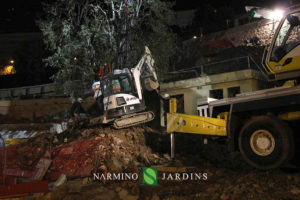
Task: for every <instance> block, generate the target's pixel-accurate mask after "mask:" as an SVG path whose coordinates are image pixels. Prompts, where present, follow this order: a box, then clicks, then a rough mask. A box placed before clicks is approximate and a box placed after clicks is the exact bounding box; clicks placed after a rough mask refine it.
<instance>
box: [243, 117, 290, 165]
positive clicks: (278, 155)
mask: <svg viewBox="0 0 300 200" xmlns="http://www.w3.org/2000/svg"><path fill="white" fill-rule="evenodd" d="M239 149H240V151H241V154H242V156H243V157H244V159H245V160H246V162H247V163H249V164H250V165H252V166H253V167H256V168H259V169H272V168H277V167H279V166H280V165H282V164H283V163H285V162H288V161H289V160H290V159H291V158H292V157H293V154H294V149H295V144H294V139H293V133H292V130H291V129H290V127H289V126H288V125H287V124H286V123H284V122H283V121H281V120H279V119H277V118H276V117H273V116H258V117H254V118H252V119H251V120H249V121H248V122H246V123H245V125H244V126H243V127H242V128H241V131H240V133H239Z"/></svg>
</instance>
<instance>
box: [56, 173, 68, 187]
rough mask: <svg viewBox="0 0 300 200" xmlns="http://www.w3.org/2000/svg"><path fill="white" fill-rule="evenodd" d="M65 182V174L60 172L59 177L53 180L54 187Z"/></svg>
mask: <svg viewBox="0 0 300 200" xmlns="http://www.w3.org/2000/svg"><path fill="white" fill-rule="evenodd" d="M65 182H67V176H66V175H65V174H61V175H60V177H59V178H58V179H57V180H56V181H55V183H54V187H58V186H61V185H62V184H64V183H65Z"/></svg>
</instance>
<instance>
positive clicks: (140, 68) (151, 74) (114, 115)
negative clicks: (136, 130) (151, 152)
mask: <svg viewBox="0 0 300 200" xmlns="http://www.w3.org/2000/svg"><path fill="white" fill-rule="evenodd" d="M110 71H111V70H110ZM143 86H144V88H145V89H147V90H148V91H152V90H155V89H157V88H158V87H159V82H158V79H157V75H156V71H155V68H154V59H153V57H152V55H151V52H150V50H149V48H148V47H147V46H146V47H145V53H144V55H143V56H142V58H141V59H140V61H139V62H138V64H137V65H136V66H135V67H134V68H131V70H129V69H128V68H124V69H116V70H114V72H113V73H112V72H110V73H108V74H105V75H103V74H102V76H101V77H100V80H99V81H96V82H94V83H93V85H92V89H93V91H94V98H95V99H96V102H97V105H98V106H99V109H100V113H101V114H100V116H99V117H96V118H93V119H91V122H90V123H91V124H108V123H112V124H113V127H114V128H116V129H121V128H125V127H130V126H134V125H137V124H141V123H145V122H149V121H151V120H153V119H154V113H153V112H151V111H146V112H145V109H146V106H145V99H144V97H143V93H142V91H143Z"/></svg>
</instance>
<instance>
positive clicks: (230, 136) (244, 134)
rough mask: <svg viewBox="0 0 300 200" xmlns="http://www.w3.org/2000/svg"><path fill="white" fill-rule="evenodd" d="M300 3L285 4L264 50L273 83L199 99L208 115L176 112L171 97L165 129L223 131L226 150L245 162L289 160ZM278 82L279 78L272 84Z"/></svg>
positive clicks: (296, 109) (298, 98) (298, 70)
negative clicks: (233, 95) (279, 19)
mask: <svg viewBox="0 0 300 200" xmlns="http://www.w3.org/2000/svg"><path fill="white" fill-rule="evenodd" d="M299 18H300V6H294V7H292V8H287V9H286V11H285V13H284V14H283V17H282V19H281V21H280V22H279V24H278V27H277V29H276V31H275V33H274V35H273V38H272V41H271V43H270V45H268V46H267V47H266V50H265V52H264V54H263V67H264V69H265V71H266V72H267V74H268V75H269V76H270V81H273V83H274V88H269V89H264V90H258V91H254V92H248V93H242V94H239V95H237V96H236V97H233V98H225V99H220V100H215V101H210V102H207V104H206V105H198V108H197V109H198V110H199V111H201V112H202V111H203V112H202V113H207V115H206V116H193V115H186V114H180V113H177V112H176V99H171V100H170V113H168V114H167V132H168V133H170V134H171V157H174V144H175V143H174V133H176V132H181V133H194V134H201V135H207V136H215V137H216V136H220V137H226V138H227V142H228V149H229V151H230V152H234V151H239V152H241V154H242V156H243V158H244V159H245V161H246V162H247V163H249V164H250V165H252V166H253V167H256V168H259V169H271V168H277V167H279V166H282V165H285V164H286V163H289V162H290V161H291V160H292V159H293V158H295V155H296V154H295V153H297V151H299V149H296V148H295V147H297V146H296V145H295V144H296V143H299V138H300V134H299V130H300V85H299V82H300V81H299V80H300V21H299ZM278 82H281V83H283V84H282V85H281V86H280V87H275V85H276V86H277V85H278Z"/></svg>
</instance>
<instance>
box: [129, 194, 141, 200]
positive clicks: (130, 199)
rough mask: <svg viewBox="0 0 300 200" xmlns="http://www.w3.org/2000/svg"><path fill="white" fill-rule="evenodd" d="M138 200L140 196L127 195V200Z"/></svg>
mask: <svg viewBox="0 0 300 200" xmlns="http://www.w3.org/2000/svg"><path fill="white" fill-rule="evenodd" d="M138 198H139V197H138V196H133V195H127V197H126V200H137V199H138Z"/></svg>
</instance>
